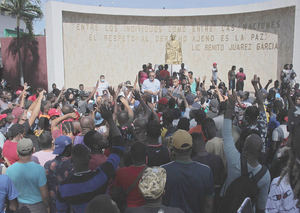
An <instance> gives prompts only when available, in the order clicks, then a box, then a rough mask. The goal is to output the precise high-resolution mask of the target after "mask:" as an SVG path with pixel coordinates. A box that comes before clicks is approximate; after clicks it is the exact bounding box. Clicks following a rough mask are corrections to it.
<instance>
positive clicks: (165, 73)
mask: <svg viewBox="0 0 300 213" xmlns="http://www.w3.org/2000/svg"><path fill="white" fill-rule="evenodd" d="M159 75H160V77H162V78H163V79H166V78H167V77H170V73H169V71H168V70H161V71H160V72H159Z"/></svg>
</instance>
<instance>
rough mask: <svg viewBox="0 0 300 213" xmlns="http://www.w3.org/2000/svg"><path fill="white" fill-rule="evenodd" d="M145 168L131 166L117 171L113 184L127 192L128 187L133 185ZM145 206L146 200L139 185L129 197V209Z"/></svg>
mask: <svg viewBox="0 0 300 213" xmlns="http://www.w3.org/2000/svg"><path fill="white" fill-rule="evenodd" d="M144 167H145V166H129V167H123V168H120V169H119V170H118V171H117V174H116V178H115V180H114V183H113V184H114V185H116V186H119V187H122V188H123V189H124V190H127V189H128V187H129V186H130V185H131V184H133V182H134V181H135V179H136V178H137V176H138V175H139V174H140V172H141V171H142V170H143V169H144ZM143 205H145V199H144V197H143V195H142V194H141V192H140V190H139V188H138V184H137V185H136V187H135V188H134V189H132V190H131V192H129V194H128V196H127V207H139V206H143Z"/></svg>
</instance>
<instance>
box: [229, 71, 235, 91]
mask: <svg viewBox="0 0 300 213" xmlns="http://www.w3.org/2000/svg"><path fill="white" fill-rule="evenodd" d="M235 70H236V66H232V67H231V70H229V72H228V84H229V90H232V91H233V90H234V89H235Z"/></svg>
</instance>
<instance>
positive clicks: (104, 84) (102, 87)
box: [97, 75, 109, 96]
mask: <svg viewBox="0 0 300 213" xmlns="http://www.w3.org/2000/svg"><path fill="white" fill-rule="evenodd" d="M108 87H109V84H108V82H107V81H105V76H104V75H100V83H99V86H98V88H97V96H102V95H103V91H104V90H106V91H107V90H108Z"/></svg>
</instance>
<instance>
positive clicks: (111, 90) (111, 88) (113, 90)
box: [108, 86, 116, 97]
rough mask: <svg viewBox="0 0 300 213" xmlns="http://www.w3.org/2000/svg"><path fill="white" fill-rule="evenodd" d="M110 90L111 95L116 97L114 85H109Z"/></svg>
mask: <svg viewBox="0 0 300 213" xmlns="http://www.w3.org/2000/svg"><path fill="white" fill-rule="evenodd" d="M108 92H109V93H110V95H111V96H112V97H115V96H116V91H115V89H114V88H113V87H111V86H109V87H108Z"/></svg>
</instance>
